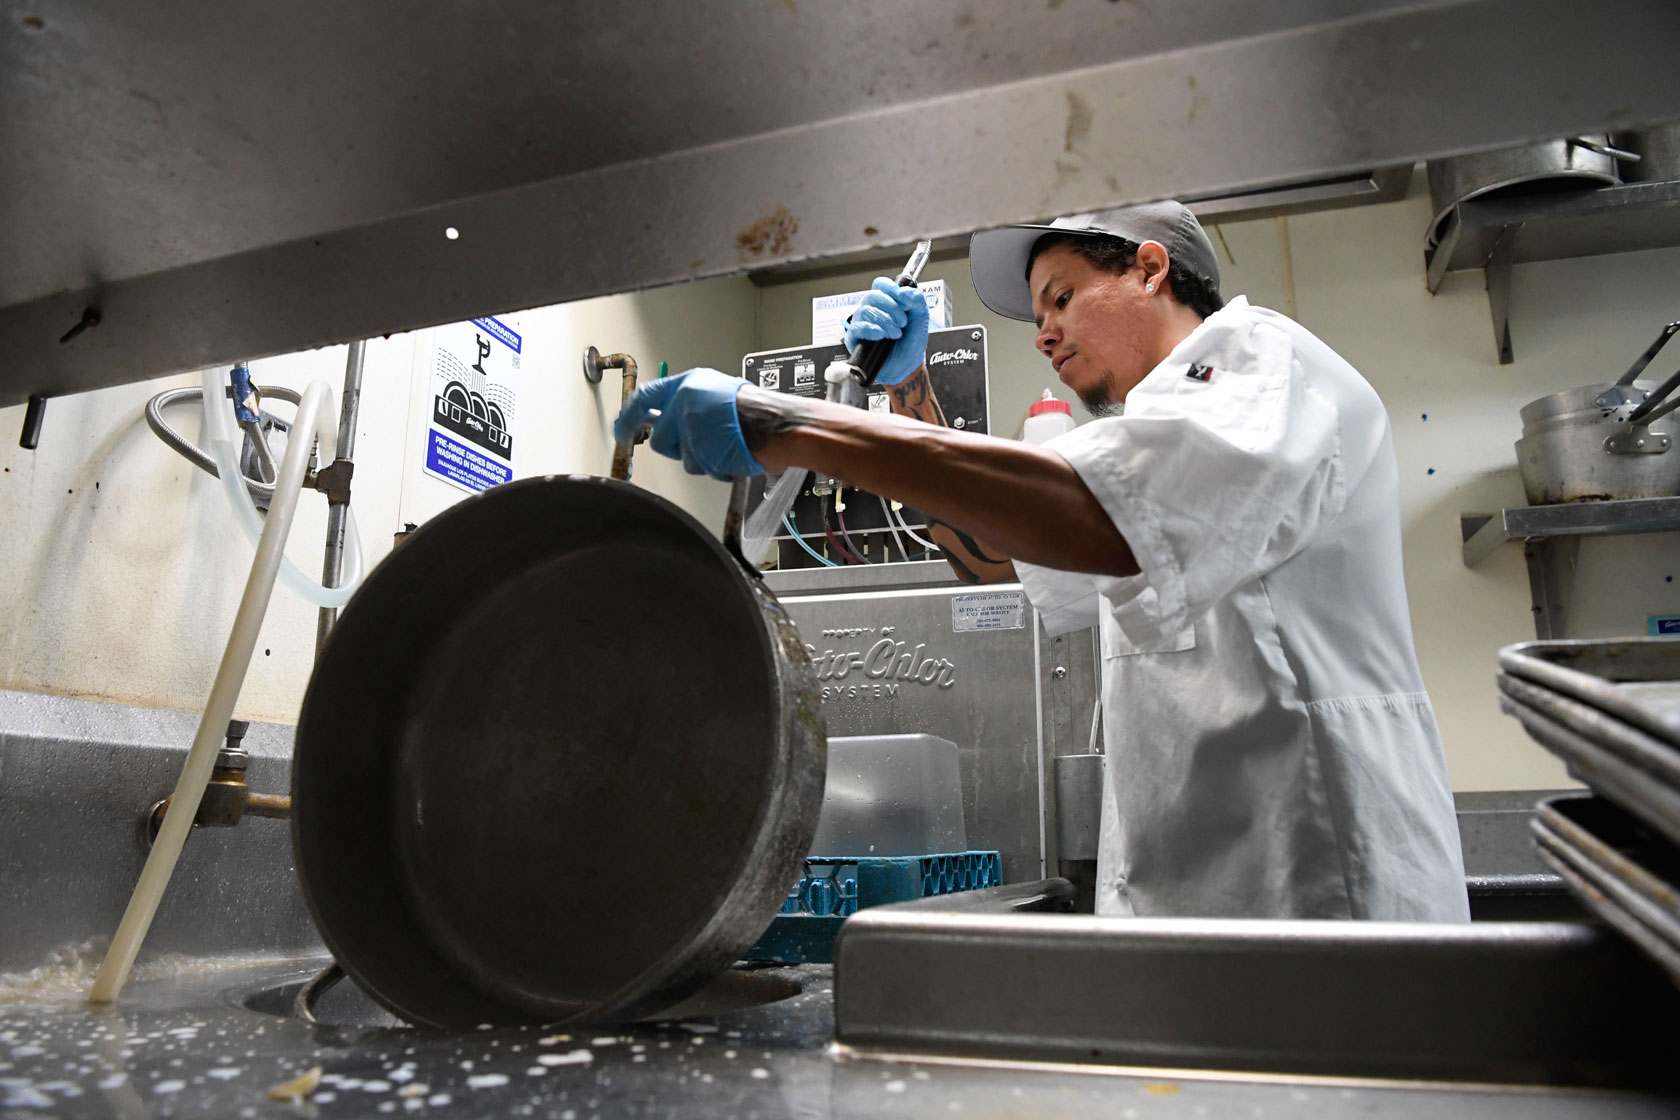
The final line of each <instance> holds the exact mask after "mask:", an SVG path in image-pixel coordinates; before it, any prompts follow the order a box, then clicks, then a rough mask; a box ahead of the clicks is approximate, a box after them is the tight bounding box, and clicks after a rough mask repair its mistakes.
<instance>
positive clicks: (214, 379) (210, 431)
mask: <svg viewBox="0 0 1680 1120" xmlns="http://www.w3.org/2000/svg"><path fill="white" fill-rule="evenodd" d="M228 385H229V381H228V374H227V371H226V370H206V371H205V374H204V439H205V442H207V443H208V444H209V445H210V446H209V448H208V449H207V450H209V452H210V455H211V457H212V458H213V459H215V461H216V474H217V475H218V476H219V477H220V479H221V483H222V492H223V493H224V494H226V495H227V500H228V504H229V505H230V506H232V507H233V518H234V520H235V521H237V522H239V527H240V528H241V529H243V530H245V537H246V539H247V540H249V541H250V542H251V545H252V546H253V547H255V546H256V544H257V541H258V540H259V539H260V538H261V537H262V534H263V530H264V519H263V516H262V514H260V513H258V512H257V505H256V502H254V501H253V500H252V498H251V493H250V491H249V490H248V489H247V488H246V486H245V484H244V482H243V481H242V480H241V478H240V472H239V435H238V433H239V430H240V429H239V426H238V425H237V424H236V423H235V422H234V418H233V402H232V401H231V400H229V399H228V395H227V387H228ZM316 385H319V386H320V387H321V389H322V391H323V392H327V393H329V396H328V397H327V398H326V399H327V404H326V405H325V406H324V408H323V409H322V412H321V417H322V420H321V423H320V425H319V427H320V440H321V457H322V459H323V460H324V461H330V460H331V459H332V457H333V452H334V450H335V448H336V446H337V443H338V423H337V421H336V420H335V419H334V414H333V406H332V398H331V396H330V392H331V390H330V389H328V387H327V383H326V382H325V381H315V382H311V384H310V388H314V387H315V386H316ZM302 415H303V413H302V410H301V406H300V408H299V412H298V416H299V417H300V418H301V417H302ZM292 430H293V431H294V432H302V433H303V435H302V437H301V439H300V441H299V442H301V443H302V444H303V447H304V451H305V452H307V451H308V450H309V430H308V429H307V428H305V427H304V426H303V425H302V424H299V423H294V424H293V425H292ZM287 450H288V451H290V450H291V447H290V444H288V446H287ZM306 462H307V460H306ZM271 509H272V507H271ZM346 513H347V514H348V516H347V517H346V519H345V524H344V537H345V542H344V543H345V550H344V551H345V557H344V560H345V572H344V577H343V578H342V579H341V580H340V581H339V585H338V586H337V587H323V586H321V584H320V583H319V582H317V581H316V580H314V579H311V578H310V577H309V576H307V575H305V574H304V573H303V571H302V570H300V569H299V568H298V567H297V565H295V564H293V563H292V562H291V561H290V560H288V559H286V555H285V553H284V551H282V552H281V554H280V582H281V583H284V584H285V585H286V587H287V588H288V589H290V590H292V591H294V592H296V593H297V594H298V595H301V596H302V597H303V598H305V599H307V600H308V601H309V602H311V603H314V604H315V605H316V606H318V607H342V606H343V605H344V604H346V603H348V602H349V601H350V596H351V594H352V593H353V592H354V591H355V590H356V588H357V587H358V586H359V585H360V584H361V582H362V574H363V573H362V568H363V561H362V538H361V534H360V533H359V532H357V530H356V515H355V513H354V512H353V511H351V510H346ZM283 540H284V538H282V541H283Z"/></svg>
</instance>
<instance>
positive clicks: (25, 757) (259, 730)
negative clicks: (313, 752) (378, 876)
mask: <svg viewBox="0 0 1680 1120" xmlns="http://www.w3.org/2000/svg"><path fill="white" fill-rule="evenodd" d="M197 725H198V717H197V716H196V715H195V714H193V713H189V712H172V711H163V710H159V709H150V708H136V707H130V706H127V705H119V704H102V703H97V702H94V701H90V700H74V699H69V698H66V697H59V696H43V695H39V694H36V693H25V692H10V691H5V690H0V974H4V973H15V972H21V971H26V970H31V969H35V968H38V967H41V966H42V965H45V964H48V963H49V962H52V961H53V960H55V959H62V958H64V957H66V956H77V957H87V956H92V957H94V959H95V960H97V958H98V957H100V956H102V955H103V946H104V944H105V943H106V942H107V941H108V939H109V938H110V936H111V934H112V932H113V931H114V930H115V929H116V928H117V921H118V919H120V918H121V917H122V912H123V908H124V907H125V906H126V905H127V904H128V897H129V894H130V893H131V892H132V891H133V890H134V884H135V881H136V880H137V879H138V878H139V877H140V868H141V866H142V865H143V864H144V863H145V860H146V852H147V847H146V839H145V834H144V828H143V822H144V821H145V819H146V818H147V816H148V814H149V812H150V810H151V807H152V806H153V805H154V804H156V802H157V801H158V800H159V799H161V798H162V797H164V796H165V795H167V794H168V793H169V792H170V791H171V790H173V789H174V787H175V782H176V779H177V778H178V777H179V776H180V770H181V763H182V762H183V760H184V759H185V757H186V750H187V747H188V746H189V745H190V744H191V742H192V738H193V732H194V730H195V729H196V728H197ZM244 747H245V749H246V750H247V751H248V752H249V753H250V756H251V758H250V766H249V769H248V771H247V780H248V781H249V782H250V784H251V786H252V788H254V789H257V790H260V791H262V792H265V793H283V792H285V791H286V789H287V787H288V786H289V784H290V773H291V765H290V756H291V728H289V727H282V726H280V725H278V724H260V723H259V724H253V725H251V728H250V731H249V732H248V733H247V734H246V736H245V741H244ZM322 951H323V948H322V945H321V939H320V937H319V936H318V935H317V934H316V932H315V925H314V923H313V922H312V921H311V920H310V917H309V911H308V909H307V907H306V906H305V905H304V901H303V895H302V893H301V892H300V891H299V889H298V885H297V875H296V873H295V872H294V871H293V864H292V843H291V831H290V829H289V828H288V827H287V824H286V822H285V821H281V820H262V819H250V818H248V819H246V820H245V821H242V822H241V823H240V824H239V825H238V827H236V828H216V829H208V828H201V829H194V830H193V833H192V836H191V837H190V838H189V839H188V841H187V846H186V850H185V851H184V852H183V853H182V855H181V862H180V864H179V866H178V867H177V869H176V871H175V876H174V878H173V879H172V880H171V881H170V884H169V889H168V891H167V892H166V893H165V894H164V897H163V903H162V905H161V906H160V907H159V908H158V913H157V918H156V920H155V921H154V922H153V923H152V929H151V932H150V933H149V934H148V935H147V938H146V943H145V946H144V947H143V949H142V951H141V957H140V963H141V964H142V965H144V964H145V963H146V962H147V961H153V960H157V959H159V958H161V957H165V956H172V955H181V956H187V957H211V956H222V957H241V956H244V957H259V956H260V957H271V958H284V957H302V956H308V955H311V954H314V953H319V952H322Z"/></svg>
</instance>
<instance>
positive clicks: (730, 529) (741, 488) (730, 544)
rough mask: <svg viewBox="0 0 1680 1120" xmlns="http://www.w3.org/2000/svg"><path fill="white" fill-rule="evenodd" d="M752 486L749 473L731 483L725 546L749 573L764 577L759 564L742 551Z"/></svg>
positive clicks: (725, 526) (756, 576)
mask: <svg viewBox="0 0 1680 1120" xmlns="http://www.w3.org/2000/svg"><path fill="white" fill-rule="evenodd" d="M751 487H752V478H751V477H750V476H749V475H740V476H739V477H737V478H736V479H735V481H733V482H731V483H730V484H729V512H728V513H725V514H724V515H723V547H724V548H727V549H728V550H729V555H731V556H733V557H735V559H736V561H737V562H738V563H739V564H740V565H741V567H743V568H745V569H746V570H747V574H748V575H751V576H753V577H754V578H755V579H763V578H764V574H763V573H762V572H760V571H759V570H758V565H756V564H753V563H751V562H749V561H748V560H747V557H746V554H745V553H743V552H742V551H741V526H742V525H744V524H746V520H747V499H748V498H749V496H750V495H751Z"/></svg>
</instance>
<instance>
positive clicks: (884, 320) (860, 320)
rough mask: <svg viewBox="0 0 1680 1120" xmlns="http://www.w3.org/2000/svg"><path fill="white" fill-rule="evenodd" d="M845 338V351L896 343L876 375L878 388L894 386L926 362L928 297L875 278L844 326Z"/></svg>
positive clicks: (895, 283)
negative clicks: (883, 342)
mask: <svg viewBox="0 0 1680 1120" xmlns="http://www.w3.org/2000/svg"><path fill="white" fill-rule="evenodd" d="M844 337H845V340H846V349H847V350H851V348H852V347H854V346H856V345H857V344H858V343H860V342H868V341H871V340H873V339H877V338H896V339H898V341H897V342H896V343H894V344H893V348H892V353H890V354H888V355H887V360H886V362H885V363H884V364H883V365H882V366H881V372H880V373H878V374H876V375H875V384H877V385H897V384H898V383H899V382H900V381H903V380H904V379H905V378H906V377H909V376H910V375H911V374H912V373H915V372H916V367H917V366H919V365H921V364H922V363H923V362H925V361H927V341H928V306H927V297H926V296H924V295H922V292H921V289H919V288H901V287H899V286H898V281H896V280H893V279H891V278H889V277H886V276H877V277H876V278H875V283H874V285H873V287H872V290H871V291H869V292H868V293H867V294H866V295H865V296H864V297H863V302H862V303H861V304H859V305H858V309H857V310H856V311H854V312H852V317H851V319H850V321H848V322H847V323H846V330H845V335H844Z"/></svg>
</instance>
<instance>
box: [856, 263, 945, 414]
mask: <svg viewBox="0 0 1680 1120" xmlns="http://www.w3.org/2000/svg"><path fill="white" fill-rule="evenodd" d="M932 251H933V242H931V241H918V242H916V249H915V251H914V252H912V253H911V254H910V259H909V260H908V261H906V262H904V271H902V272H900V273H899V274H898V286H899V287H901V288H914V287H915V286H916V282H917V281H918V280H920V279H921V278H922V269H923V267H924V266H926V264H927V259H928V254H929V253H931V252H932ZM897 341H898V340H897V339H895V338H871V339H865V340H864V341H862V342H860V343H858V344H857V345H856V346H854V347H852V352H851V354H850V355H848V356H847V359H846V364H847V365H850V366H851V367H852V368H853V369H855V370H857V372H858V376H859V377H861V378H862V379H863V383H864V384H865V385H873V384H875V378H876V377H877V376H878V375H879V374H880V372H881V367H882V366H884V365H886V364H887V355H888V354H891V353H892V348H893V345H894V344H895V343H896V342H897Z"/></svg>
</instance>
